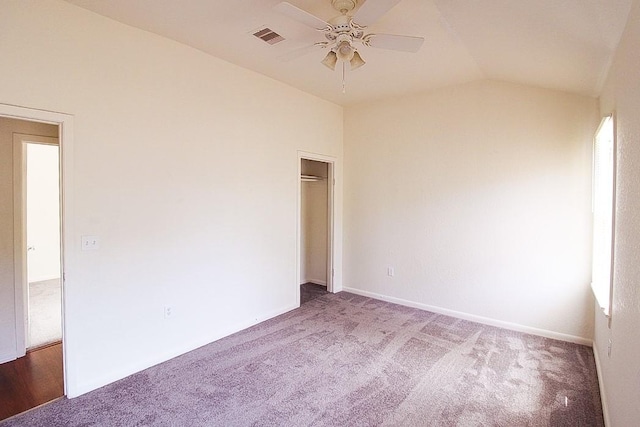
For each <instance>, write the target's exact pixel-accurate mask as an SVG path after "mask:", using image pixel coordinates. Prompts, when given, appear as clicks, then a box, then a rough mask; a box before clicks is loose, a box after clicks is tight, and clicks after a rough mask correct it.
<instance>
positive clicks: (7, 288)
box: [0, 117, 58, 363]
mask: <svg viewBox="0 0 640 427" xmlns="http://www.w3.org/2000/svg"><path fill="white" fill-rule="evenodd" d="M14 133H24V134H28V135H38V136H48V137H57V136H58V127H57V126H54V125H48V124H43V123H32V122H27V121H23V120H12V119H7V118H3V117H0V363H1V362H3V361H6V360H10V359H13V358H15V357H16V351H17V349H16V336H15V333H16V317H15V316H16V312H15V307H14V301H15V292H14V291H15V282H14V274H13V272H14V256H13V239H14V235H13V134H14Z"/></svg>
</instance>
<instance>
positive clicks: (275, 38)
mask: <svg viewBox="0 0 640 427" xmlns="http://www.w3.org/2000/svg"><path fill="white" fill-rule="evenodd" d="M253 35H254V36H256V37H257V38H259V39H260V40H262V41H264V42H267V43H269V44H276V43H278V42H281V41H283V40H284V37H282V36H281V35H280V34H278V33H276V32H275V31H273V30H272V29H271V28H263V29H261V30H258V31H256V32H255V33H253Z"/></svg>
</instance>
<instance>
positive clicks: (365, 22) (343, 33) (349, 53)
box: [275, 0, 424, 91]
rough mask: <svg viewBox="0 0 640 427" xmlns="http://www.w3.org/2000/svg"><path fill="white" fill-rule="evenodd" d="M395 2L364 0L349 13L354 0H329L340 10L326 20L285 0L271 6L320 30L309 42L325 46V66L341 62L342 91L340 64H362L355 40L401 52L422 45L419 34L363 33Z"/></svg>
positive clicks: (331, 66)
mask: <svg viewBox="0 0 640 427" xmlns="http://www.w3.org/2000/svg"><path fill="white" fill-rule="evenodd" d="M399 2H400V0H367V1H366V2H365V3H364V4H362V5H361V6H360V7H359V8H358V10H357V11H356V13H355V14H354V15H351V14H350V12H351V11H353V10H354V9H355V8H356V7H357V6H358V0H331V5H332V6H333V8H334V9H335V10H337V11H338V12H340V15H338V16H336V17H335V18H332V19H330V20H329V21H325V20H323V19H322V18H318V17H317V16H315V15H312V14H310V13H309V12H306V11H304V10H302V9H300V8H298V7H296V6H294V5H292V4H291V3H288V2H282V3H279V4H278V5H276V6H275V10H276V11H278V12H280V13H283V14H285V15H287V16H289V17H290V18H292V19H294V20H296V21H298V22H300V23H302V24H305V25H307V26H309V27H312V28H314V29H316V30H318V31H321V32H322V33H324V36H325V38H326V39H327V41H320V42H317V43H314V44H313V46H314V47H320V48H325V49H329V53H327V55H326V56H325V57H324V59H323V60H322V61H320V62H321V63H322V64H323V65H324V66H326V67H327V68H329V69H331V70H335V68H336V64H337V62H338V60H339V61H341V62H342V68H343V78H342V87H343V91H344V65H345V64H346V63H347V62H348V63H349V64H350V66H351V70H356V69H358V68H360V67H362V66H363V65H365V64H366V62H365V61H364V60H363V59H362V57H361V56H360V53H359V52H358V50H357V49H356V47H355V44H356V43H360V44H362V45H363V46H367V47H374V48H380V49H389V50H397V51H403V52H417V51H418V50H419V49H420V47H421V46H422V43H423V42H424V38H422V37H411V36H401V35H396V34H376V33H365V30H366V28H367V27H368V26H369V25H371V24H373V23H375V22H376V21H377V20H378V19H379V18H381V17H382V16H383V15H384V14H385V13H387V12H388V11H389V10H391V8H392V7H394V6H395V5H396V4H398V3H399ZM309 51H310V49H305V48H303V49H301V50H300V52H301V53H303V54H304V53H307V52H309ZM287 59H293V57H290V56H289V55H287Z"/></svg>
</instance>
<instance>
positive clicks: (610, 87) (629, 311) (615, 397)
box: [594, 1, 640, 427]
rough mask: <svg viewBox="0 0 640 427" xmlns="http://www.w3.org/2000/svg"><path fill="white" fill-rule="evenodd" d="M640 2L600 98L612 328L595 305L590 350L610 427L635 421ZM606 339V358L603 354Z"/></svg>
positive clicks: (639, 373) (639, 350)
mask: <svg viewBox="0 0 640 427" xmlns="http://www.w3.org/2000/svg"><path fill="white" fill-rule="evenodd" d="M638 52H640V2H637V1H636V2H635V3H634V6H633V8H632V10H631V13H630V14H629V21H628V23H627V28H626V30H625V32H624V34H623V36H622V39H621V41H620V45H619V46H618V50H617V52H616V56H615V59H614V62H613V65H612V67H611V69H610V71H609V75H608V78H607V82H606V84H605V88H604V91H603V93H602V96H601V99H600V113H601V115H603V116H605V115H607V114H610V113H612V112H614V113H615V114H616V123H617V132H616V136H617V143H618V157H617V158H618V172H617V185H618V187H617V208H616V229H615V233H616V243H615V250H614V251H615V256H614V286H613V298H612V303H613V307H612V310H611V327H610V328H609V326H608V322H607V319H606V318H605V316H604V315H603V314H602V312H601V311H600V309H599V308H598V307H596V310H595V311H596V328H595V340H594V348H595V349H596V352H597V356H598V357H597V360H598V362H599V371H600V380H601V393H602V397H603V402H604V407H605V414H606V415H608V417H607V418H608V421H609V423H608V425H609V426H610V427H626V426H632V425H637V424H638V420H640V405H638V402H640V357H639V356H640V328H639V327H638V326H639V325H640V285H639V284H640V215H639V214H638V212H640V86H639V85H638V82H640V55H638ZM609 339H611V344H612V345H611V357H609V356H608V355H607V347H608V341H609Z"/></svg>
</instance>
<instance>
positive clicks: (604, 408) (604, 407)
mask: <svg viewBox="0 0 640 427" xmlns="http://www.w3.org/2000/svg"><path fill="white" fill-rule="evenodd" d="M593 356H594V358H595V360H596V372H597V373H598V386H599V387H600V401H601V402H602V416H603V417H604V425H605V427H606V426H610V425H611V423H610V422H609V406H608V405H607V402H608V401H609V400H608V399H607V394H606V389H605V388H604V381H603V380H602V366H601V365H600V353H599V351H598V344H596V342H595V341H593Z"/></svg>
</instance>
